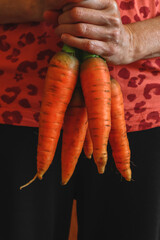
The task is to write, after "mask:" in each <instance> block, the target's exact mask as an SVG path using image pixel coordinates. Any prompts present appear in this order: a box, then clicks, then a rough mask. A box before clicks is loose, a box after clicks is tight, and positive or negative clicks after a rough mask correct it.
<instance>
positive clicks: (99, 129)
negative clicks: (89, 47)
mask: <svg viewBox="0 0 160 240" xmlns="http://www.w3.org/2000/svg"><path fill="white" fill-rule="evenodd" d="M80 80H81V86H82V90H83V94H84V98H85V103H86V107H87V114H88V126H89V131H90V134H91V138H92V142H93V158H94V161H95V163H96V165H97V169H98V172H99V173H104V171H105V166H106V163H107V144H108V137H109V132H110V128H111V113H110V108H111V83H110V75H109V70H108V67H107V64H106V62H105V61H104V60H103V59H102V58H100V57H98V56H96V55H92V56H91V55H86V56H85V60H84V61H83V63H82V64H81V69H80Z"/></svg>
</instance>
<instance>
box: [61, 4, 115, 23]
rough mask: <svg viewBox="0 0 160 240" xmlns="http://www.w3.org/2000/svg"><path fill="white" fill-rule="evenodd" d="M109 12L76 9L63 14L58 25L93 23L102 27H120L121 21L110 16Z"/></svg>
mask: <svg viewBox="0 0 160 240" xmlns="http://www.w3.org/2000/svg"><path fill="white" fill-rule="evenodd" d="M109 13H110V12H109V10H108V9H107V12H106V10H101V11H100V10H95V9H88V8H81V7H75V8H72V9H71V10H69V11H66V12H64V13H62V14H61V15H60V16H59V18H58V23H59V24H63V23H78V22H83V23H91V24H95V25H101V26H108V27H109V26H112V27H118V26H119V21H118V20H117V18H116V17H115V16H112V15H111V14H109Z"/></svg>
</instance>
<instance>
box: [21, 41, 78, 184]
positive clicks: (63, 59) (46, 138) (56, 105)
mask: <svg viewBox="0 0 160 240" xmlns="http://www.w3.org/2000/svg"><path fill="white" fill-rule="evenodd" d="M65 51H66V52H65ZM70 51H71V53H70ZM68 52H69V53H68ZM72 55H74V49H72V48H69V47H67V46H64V47H63V51H61V52H58V53H57V54H55V55H54V56H53V58H52V59H51V61H50V63H49V67H48V71H47V75H46V79H45V85H44V94H43V98H42V105H41V109H40V120H39V136H38V147H37V174H36V176H35V177H34V178H33V180H31V181H30V182H29V184H30V183H31V182H32V181H34V180H35V178H36V177H38V178H39V179H42V177H43V175H44V173H45V172H46V171H47V169H48V168H49V166H50V164H51V163H52V160H53V158H54V154H55V150H56V147H57V143H58V140H59V136H60V132H61V129H62V125H63V120H64V115H65V112H66V109H67V106H68V104H69V102H70V100H71V97H72V94H73V91H74V89H75V86H76V82H77V78H78V71H79V62H78V60H77V58H76V57H74V56H72ZM27 185H28V184H26V185H24V186H22V187H21V188H23V187H25V186H27Z"/></svg>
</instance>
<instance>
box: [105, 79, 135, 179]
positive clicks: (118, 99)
mask: <svg viewBox="0 0 160 240" xmlns="http://www.w3.org/2000/svg"><path fill="white" fill-rule="evenodd" d="M111 122H112V125H111V131H110V135H109V142H110V145H111V148H112V155H113V158H114V161H115V165H116V167H117V169H118V170H119V172H120V173H121V175H122V176H123V177H124V178H125V179H126V180H127V181H130V180H131V169H130V154H131V153H130V147H129V141H128V138H127V130H126V123H125V115H124V104H123V95H122V91H121V87H120V85H119V83H118V82H117V81H116V80H115V79H112V80H111Z"/></svg>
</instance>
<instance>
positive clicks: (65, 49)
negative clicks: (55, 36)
mask: <svg viewBox="0 0 160 240" xmlns="http://www.w3.org/2000/svg"><path fill="white" fill-rule="evenodd" d="M62 51H63V52H66V53H68V54H70V55H72V56H74V57H75V56H76V49H75V48H72V47H70V46H68V45H66V44H64V45H63V48H62Z"/></svg>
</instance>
